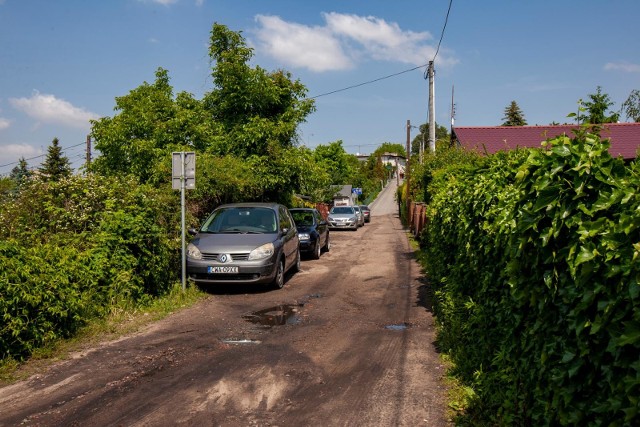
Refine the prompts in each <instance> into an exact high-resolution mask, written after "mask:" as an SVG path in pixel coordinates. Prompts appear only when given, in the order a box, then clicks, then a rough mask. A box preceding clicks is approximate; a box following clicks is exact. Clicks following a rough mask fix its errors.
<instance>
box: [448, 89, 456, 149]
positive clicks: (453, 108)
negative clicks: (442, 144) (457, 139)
mask: <svg viewBox="0 0 640 427" xmlns="http://www.w3.org/2000/svg"><path fill="white" fill-rule="evenodd" d="M453 89H454V86H451V128H450V129H449V147H453V126H454V125H455V121H456V104H454V103H453Z"/></svg>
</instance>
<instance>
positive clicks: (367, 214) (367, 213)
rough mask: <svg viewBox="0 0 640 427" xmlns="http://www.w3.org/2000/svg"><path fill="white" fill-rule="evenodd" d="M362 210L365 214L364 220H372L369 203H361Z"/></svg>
mask: <svg viewBox="0 0 640 427" xmlns="http://www.w3.org/2000/svg"><path fill="white" fill-rule="evenodd" d="M360 210H361V211H362V213H363V214H364V222H371V209H369V206H367V205H360Z"/></svg>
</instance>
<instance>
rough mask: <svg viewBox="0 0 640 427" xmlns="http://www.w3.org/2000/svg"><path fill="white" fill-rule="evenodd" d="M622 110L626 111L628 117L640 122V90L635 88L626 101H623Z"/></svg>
mask: <svg viewBox="0 0 640 427" xmlns="http://www.w3.org/2000/svg"><path fill="white" fill-rule="evenodd" d="M620 111H621V112H622V111H624V113H625V115H626V116H627V119H631V120H633V121H634V122H640V90H638V89H634V90H632V91H631V93H630V94H629V97H628V98H627V100H626V101H624V102H623V103H622V108H621V110H620Z"/></svg>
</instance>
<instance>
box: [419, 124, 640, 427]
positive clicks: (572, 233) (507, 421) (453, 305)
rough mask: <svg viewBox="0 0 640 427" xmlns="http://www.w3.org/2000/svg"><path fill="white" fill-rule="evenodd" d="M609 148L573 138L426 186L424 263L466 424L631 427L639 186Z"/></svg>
mask: <svg viewBox="0 0 640 427" xmlns="http://www.w3.org/2000/svg"><path fill="white" fill-rule="evenodd" d="M608 146H609V145H608V142H607V141H601V140H600V138H599V137H598V136H597V135H595V134H589V133H586V132H578V135H577V137H576V138H574V139H569V138H568V137H559V138H557V139H555V140H552V141H549V142H548V144H547V146H546V148H544V149H539V150H528V151H516V152H510V153H506V154H505V153H502V154H498V155H494V156H490V157H488V158H487V159H485V160H484V161H483V162H482V164H479V165H478V166H477V167H475V168H458V169H451V170H449V171H448V172H447V173H446V174H442V175H440V176H435V175H434V177H435V178H434V180H433V183H432V185H431V187H430V190H429V191H430V192H431V194H432V195H433V199H432V203H431V204H430V206H429V212H428V215H429V219H430V221H429V224H428V228H427V231H426V232H425V235H424V237H425V239H426V245H425V252H426V256H427V260H428V272H429V275H430V278H431V281H432V283H434V286H435V287H436V295H437V298H436V304H435V310H436V314H437V318H438V322H439V324H440V325H441V332H440V334H439V341H440V344H441V345H442V346H443V348H444V349H446V350H447V351H449V352H450V353H451V355H452V358H453V359H454V361H455V364H456V366H457V374H458V375H459V376H460V378H462V379H463V380H464V381H465V382H466V383H467V384H471V385H473V387H474V388H475V390H476V393H477V400H476V401H475V403H474V404H473V405H472V406H471V407H470V408H469V411H468V413H467V415H466V416H467V422H469V420H474V421H473V423H474V424H479V423H481V422H479V420H483V421H482V423H485V424H492V425H494V424H501V425H630V424H635V423H637V422H638V420H639V419H640V414H639V412H638V411H639V404H640V403H639V399H638V398H637V396H640V309H639V308H640V307H639V305H640V298H639V297H640V285H639V283H638V281H639V279H640V268H639V265H638V262H639V261H638V259H639V256H638V255H639V253H640V196H639V195H638V193H637V189H638V188H640V179H639V174H638V165H637V164H636V163H633V164H631V165H629V166H627V165H625V164H624V163H623V162H622V161H621V160H618V159H614V158H612V157H611V156H610V155H609V154H608V152H607V148H608ZM461 422H464V421H462V420H461Z"/></svg>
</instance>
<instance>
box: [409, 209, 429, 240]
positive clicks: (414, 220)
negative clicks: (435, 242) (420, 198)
mask: <svg viewBox="0 0 640 427" xmlns="http://www.w3.org/2000/svg"><path fill="white" fill-rule="evenodd" d="M407 219H408V222H409V229H410V230H411V233H413V235H414V236H415V237H420V233H421V232H422V230H423V229H424V227H425V225H426V223H427V213H426V206H425V204H424V203H422V202H418V203H416V202H409V215H407Z"/></svg>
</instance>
